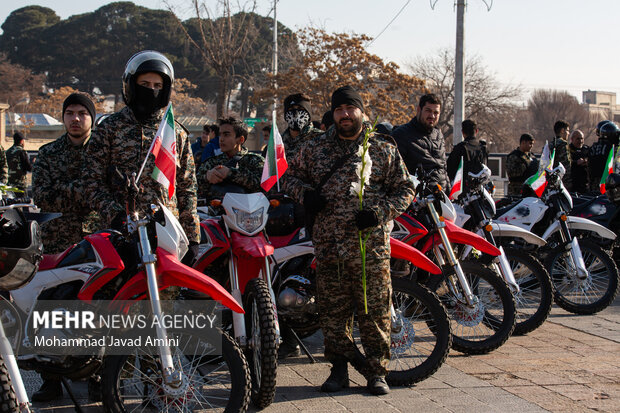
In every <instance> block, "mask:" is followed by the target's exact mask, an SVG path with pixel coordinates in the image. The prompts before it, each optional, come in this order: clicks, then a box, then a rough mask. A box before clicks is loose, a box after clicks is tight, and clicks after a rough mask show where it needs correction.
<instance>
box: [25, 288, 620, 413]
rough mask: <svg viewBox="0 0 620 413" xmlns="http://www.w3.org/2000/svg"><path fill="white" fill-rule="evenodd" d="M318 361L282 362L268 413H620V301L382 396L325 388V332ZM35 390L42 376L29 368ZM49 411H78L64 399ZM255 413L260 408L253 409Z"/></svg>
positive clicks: (355, 386) (564, 316)
mask: <svg viewBox="0 0 620 413" xmlns="http://www.w3.org/2000/svg"><path fill="white" fill-rule="evenodd" d="M307 342H308V345H309V347H310V349H311V350H312V352H313V353H314V354H315V355H316V356H317V357H319V363H317V364H310V363H308V361H307V359H306V358H305V357H296V358H293V359H291V360H288V361H286V362H285V363H282V364H281V365H280V366H279V369H278V391H277V394H276V401H275V403H274V404H272V405H271V406H269V407H268V408H266V409H264V410H263V412H265V413H276V412H277V413H280V412H282V413H284V412H286V413H288V412H341V411H342V412H344V411H348V412H377V411H381V412H382V413H384V412H412V411H417V412H464V411H469V412H475V411H477V412H485V413H486V412H502V413H503V412H519V413H529V412H544V411H552V412H618V411H620V299H616V301H615V302H614V305H612V306H611V307H609V308H608V309H606V310H605V311H603V312H601V313H600V314H597V315H595V316H573V315H571V314H569V313H566V312H564V311H563V310H560V309H558V308H554V310H553V312H552V314H551V316H550V318H549V319H548V320H547V322H546V323H545V324H544V325H543V326H542V327H541V328H539V329H538V330H536V331H534V332H533V333H530V334H529V335H527V336H525V337H512V338H510V340H509V341H508V342H507V344H505V345H504V346H503V347H501V348H500V349H498V350H496V351H495V352H493V353H491V354H488V355H484V356H464V355H463V354H461V353H458V352H456V351H454V350H453V351H452V353H451V354H450V356H449V358H448V360H447V362H446V364H444V366H443V367H442V368H441V369H439V371H438V372H437V373H435V375H433V376H432V377H431V378H429V379H428V380H426V381H424V382H422V383H418V384H417V385H415V386H413V387H411V388H394V389H392V392H391V393H390V394H389V395H386V396H381V397H375V396H369V395H367V394H365V393H364V392H363V386H365V380H364V379H363V378H362V377H361V376H359V375H358V374H357V373H356V372H353V369H350V372H351V373H352V379H353V382H354V383H352V387H351V389H349V390H348V391H345V392H342V393H338V394H336V395H334V396H326V395H324V394H322V393H320V392H318V390H317V388H318V386H319V385H320V384H321V383H322V382H323V381H324V380H325V378H326V377H327V376H328V375H329V366H328V365H327V364H326V363H324V362H323V360H322V359H321V358H320V355H321V346H320V337H311V338H310V339H308V340H307ZM27 374H28V376H29V379H28V380H27V385H28V387H29V392H32V391H33V389H34V390H36V388H38V384H39V383H40V382H39V381H38V378H37V377H36V375H33V374H32V373H27ZM75 388H76V392H77V393H78V397H80V398H81V399H80V401H81V402H83V403H84V405H85V406H86V409H85V411H87V412H98V411H101V407H100V406H98V405H96V404H92V403H91V404H88V402H87V401H86V400H85V397H86V387H85V385H84V384H83V383H78V384H76V385H75ZM35 408H36V409H37V410H39V411H42V412H71V411H73V409H72V408H71V402H70V401H69V400H68V399H63V400H61V401H59V402H57V403H54V404H53V405H51V406H44V405H38V404H35ZM250 411H256V410H253V409H251V410H250Z"/></svg>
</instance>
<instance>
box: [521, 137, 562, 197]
mask: <svg viewBox="0 0 620 413" xmlns="http://www.w3.org/2000/svg"><path fill="white" fill-rule="evenodd" d="M554 158H555V149H554V150H553V154H551V156H549V142H545V147H544V149H543V153H542V155H541V156H540V167H539V168H538V172H537V173H536V175H532V176H530V177H529V178H528V179H527V180H526V181H525V184H526V185H529V186H531V187H532V189H533V190H534V192H536V196H538V197H539V198H540V196H541V195H542V194H543V192H545V188H546V187H547V170H551V169H552V168H553V159H554Z"/></svg>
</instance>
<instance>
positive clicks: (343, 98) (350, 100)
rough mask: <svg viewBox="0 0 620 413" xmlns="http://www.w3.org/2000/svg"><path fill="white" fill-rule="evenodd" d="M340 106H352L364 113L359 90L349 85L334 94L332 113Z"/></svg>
mask: <svg viewBox="0 0 620 413" xmlns="http://www.w3.org/2000/svg"><path fill="white" fill-rule="evenodd" d="M340 105H352V106H355V107H356V108H359V109H360V110H361V111H362V112H363V111H364V102H363V101H362V97H361V96H360V94H359V93H358V92H357V90H355V89H353V87H352V86H349V85H347V86H342V87H339V88H338V89H336V90H335V91H334V93H332V113H333V112H334V111H335V110H336V108H337V107H338V106H340Z"/></svg>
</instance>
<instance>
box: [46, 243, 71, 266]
mask: <svg viewBox="0 0 620 413" xmlns="http://www.w3.org/2000/svg"><path fill="white" fill-rule="evenodd" d="M73 247H75V244H73V245H72V246H70V247H69V248H67V249H66V250H64V251H63V252H59V253H58V254H43V259H42V260H41V263H40V264H39V271H45V270H51V269H52V268H56V267H57V266H58V264H60V262H61V261H62V259H63V258H65V257H66V256H67V254H69V251H71V249H72V248H73Z"/></svg>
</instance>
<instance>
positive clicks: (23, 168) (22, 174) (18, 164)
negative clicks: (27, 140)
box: [6, 145, 32, 190]
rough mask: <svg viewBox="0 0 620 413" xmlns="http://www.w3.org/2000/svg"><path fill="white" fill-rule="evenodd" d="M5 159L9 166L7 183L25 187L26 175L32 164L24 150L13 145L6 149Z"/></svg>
mask: <svg viewBox="0 0 620 413" xmlns="http://www.w3.org/2000/svg"><path fill="white" fill-rule="evenodd" d="M6 160H7V164H8V167H9V179H8V184H9V185H11V186H15V187H17V188H19V189H24V190H25V189H26V175H27V174H28V172H30V171H32V164H31V163H30V158H28V153H27V152H26V150H25V149H24V148H23V147H21V146H19V145H13V146H11V147H10V148H9V149H8V150H7V151H6Z"/></svg>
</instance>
